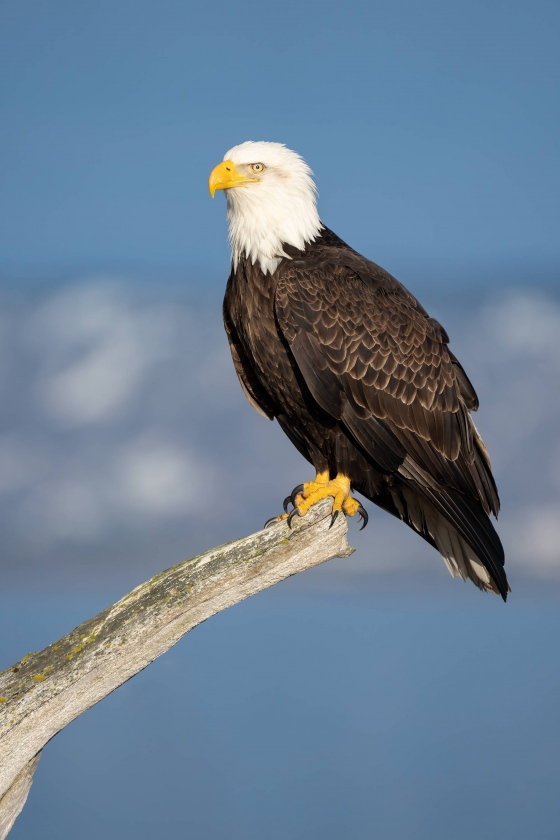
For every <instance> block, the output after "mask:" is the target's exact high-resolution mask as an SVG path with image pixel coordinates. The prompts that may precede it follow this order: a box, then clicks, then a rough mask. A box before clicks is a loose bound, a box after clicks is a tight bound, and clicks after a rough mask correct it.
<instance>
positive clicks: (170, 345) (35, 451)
mask: <svg viewBox="0 0 560 840" xmlns="http://www.w3.org/2000/svg"><path fill="white" fill-rule="evenodd" d="M559 34H560V7H559V6H558V4H557V3H556V2H552V0H551V2H547V1H546V0H533V2H531V3H528V2H521V0H511V2H509V3H504V2H498V0H484V2H480V0H471V2H468V3H467V2H448V0H447V1H446V2H443V0H427V2H425V3H422V4H419V3H415V2H412V0H392V2H381V0H374V2H367V3H366V2H360V0H351V1H350V2H346V3H344V4H342V3H340V4H338V5H335V4H326V3H319V2H316V1H315V0H312V2H303V3H301V2H298V3H296V2H292V0H288V2H285V3H283V4H282V5H281V6H279V5H273V4H270V3H258V4H257V3H252V2H249V0H240V2H238V3H237V4H233V5H232V4H231V3H227V4H226V3H223V2H221V0H219V2H215V3H213V4H208V3H205V4H203V3H196V2H191V3H185V2H180V1H179V0H158V2H155V0H134V2H133V0H111V2H108V0H97V2H95V3H90V2H82V3H75V2H70V0H51V2H50V3H48V4H47V3H43V2H38V0H19V1H18V2H16V0H0V45H1V50H0V147H1V155H0V184H1V188H0V231H1V234H0V237H1V241H2V247H1V253H0V533H1V537H0V539H1V548H2V550H1V553H0V569H1V576H2V577H1V579H2V585H1V593H0V669H1V668H4V667H7V666H9V665H10V664H12V663H13V662H14V661H15V660H17V659H19V658H20V657H21V656H22V655H24V654H25V653H27V652H28V651H29V650H36V649H41V648H42V647H44V646H46V645H47V644H49V643H50V642H51V641H53V640H54V639H56V638H58V637H60V636H61V635H62V634H64V633H66V632H68V631H69V630H71V629H72V628H73V627H74V626H75V625H76V624H78V623H80V622H81V621H83V620H85V619H86V618H88V617H90V616H91V615H93V614H95V613H96V612H98V611H100V610H101V609H103V608H104V607H105V606H107V605H108V604H109V603H112V602H113V601H115V600H116V599H117V598H119V597H120V596H122V595H123V594H124V593H125V592H126V591H128V590H129V589H131V588H132V587H133V586H135V585H136V584H138V583H140V582H141V581H143V580H145V579H146V578H148V577H149V576H151V575H152V574H155V573H156V572H158V571H160V570H162V569H163V568H166V567H168V566H171V565H173V564H174V563H177V562H179V561H180V560H182V559H185V558H186V557H189V556H192V555H194V554H196V553H198V552H200V551H203V550H205V549H207V548H210V547H213V546H215V545H217V544H219V543H221V542H224V541H228V540H231V539H234V538H236V537H239V536H243V535H245V534H247V533H252V532H254V531H256V530H258V529H259V528H260V527H261V526H262V524H263V523H264V521H265V520H266V519H267V518H268V517H269V516H272V515H274V514H276V513H278V512H279V511H280V506H281V501H282V499H283V498H284V496H285V495H286V493H287V492H289V491H290V490H291V488H292V487H293V486H294V485H295V484H298V483H299V482H300V481H304V480H308V479H309V478H310V477H311V476H310V474H309V467H308V465H307V464H306V463H305V462H304V461H303V460H302V459H301V458H300V457H299V456H298V454H297V453H296V452H295V450H294V449H293V448H292V447H291V445H290V444H289V442H288V441H287V439H285V438H284V437H283V435H282V432H281V431H280V429H279V428H278V426H277V425H276V424H273V423H268V422H267V421H265V420H264V419H263V418H262V417H260V416H258V415H257V414H256V413H255V412H253V411H252V409H251V408H250V407H249V405H248V404H247V402H246V401H245V398H244V396H243V394H242V392H241V389H240V387H239V385H238V382H237V379H236V377H235V374H234V371H233V367H232V364H231V360H230V358H229V351H228V347H227V341H226V339H225V336H224V333H223V327H222V324H221V300H222V296H223V292H224V287H225V282H226V279H227V274H228V270H229V251H228V246H227V231H226V221H225V202H224V200H223V196H222V195H221V194H218V196H217V197H216V200H215V201H213V202H212V201H211V200H210V198H209V195H208V192H207V186H206V183H207V177H208V174H209V172H210V170H211V169H212V168H213V167H214V166H215V164H216V163H218V162H219V161H220V160H221V159H222V157H223V155H224V153H225V151H227V149H229V148H230V147H231V146H233V145H235V144H237V143H240V142H242V141H244V140H247V139H253V140H260V139H265V140H276V141H281V142H284V143H286V144H287V145H288V146H290V147H291V148H294V149H296V150H297V151H299V152H300V153H301V154H302V155H303V156H304V157H305V158H306V160H307V161H308V162H309V164H310V165H311V167H312V168H313V170H314V172H315V175H316V179H317V183H318V187H319V194H320V198H319V207H320V212H321V217H322V219H323V221H324V222H325V223H326V224H328V225H329V227H331V228H333V229H334V230H335V231H336V232H337V233H338V234H339V235H340V236H342V237H343V238H344V239H345V240H346V241H348V242H349V243H350V244H351V245H352V246H353V247H355V248H356V249H357V250H359V251H361V252H362V253H364V254H365V255H367V256H369V257H370V258H372V259H374V260H375V261H376V262H378V263H380V264H381V265H383V266H384V267H385V268H387V269H388V270H389V271H391V273H393V274H394V275H396V276H397V277H398V278H399V279H400V280H401V281H402V282H404V283H405V285H407V286H408V288H409V289H410V290H411V291H412V292H413V293H414V294H415V295H416V296H417V297H418V298H419V299H420V300H421V302H422V304H423V305H424V306H425V307H426V308H427V309H428V311H429V312H430V314H432V315H433V316H435V317H436V318H437V319H438V320H440V321H441V322H442V323H443V324H444V325H445V327H446V329H447V331H448V332H449V334H450V336H451V346H452V349H453V350H454V352H455V353H456V355H457V356H458V357H459V358H460V360H461V361H462V363H463V365H464V366H465V368H466V370H467V372H468V374H469V376H470V377H471V379H472V380H473V382H474V383H475V386H476V389H477V391H478V394H479V397H480V400H481V408H480V411H479V412H478V415H477V418H476V422H477V425H478V426H479V429H480V431H481V433H482V435H483V437H484V440H485V442H486V444H487V445H488V447H489V449H490V453H491V456H492V462H493V466H494V472H495V475H496V478H497V481H498V485H499V488H500V493H501V498H502V514H501V516H500V522H499V531H500V534H501V536H502V539H503V542H504V545H505V549H506V557H507V568H508V573H509V577H510V581H511V584H512V589H513V593H512V595H511V597H510V599H509V601H508V604H507V605H506V606H504V605H503V604H502V603H501V601H499V600H498V599H497V598H493V597H490V596H484V595H482V594H481V593H479V592H478V591H477V590H476V589H475V588H474V587H472V586H471V585H470V584H462V583H461V582H460V581H456V580H455V581H454V580H452V579H451V578H450V576H449V575H448V573H447V571H446V569H445V567H444V564H443V561H442V560H441V558H440V557H439V555H437V553H435V552H434V551H433V550H432V549H431V548H430V547H429V546H427V545H425V544H424V543H423V542H422V541H421V540H420V539H419V538H418V537H417V536H415V535H414V534H413V533H412V532H411V531H409V529H407V528H405V527H404V526H403V525H401V524H400V523H399V522H397V521H396V520H393V519H392V518H391V517H388V516H387V515H385V514H383V513H382V512H378V511H377V510H376V509H374V507H373V506H372V505H369V507H368V511H369V513H370V524H369V526H368V528H367V529H366V530H365V531H364V532H361V533H358V531H357V527H356V526H355V524H354V523H351V525H350V535H349V539H350V542H351V544H353V545H354V546H355V547H356V549H357V550H356V553H355V554H354V555H353V557H352V558H350V559H346V560H335V561H332V562H330V563H328V564H326V565H325V566H324V567H322V568H318V569H315V570H312V571H310V572H307V573H304V574H301V575H298V576H297V577H296V578H293V579H291V580H289V581H286V582H285V583H284V584H281V585H279V586H276V587H274V589H273V590H271V591H269V592H267V593H263V594H262V595H260V596H257V597H255V598H253V599H250V600H249V601H247V602H246V603H244V604H240V605H238V606H236V607H234V608H232V609H230V610H228V611H227V612H226V613H223V614H221V615H219V616H217V617H215V618H213V619H212V620H211V621H210V622H207V623H206V624H204V625H203V626H202V627H199V628H197V629H196V630H194V631H193V632H192V633H191V634H190V635H189V636H188V637H187V638H186V639H184V640H183V641H182V642H181V643H180V644H179V645H177V646H176V647H175V648H174V649H173V650H172V651H171V652H169V653H168V654H167V655H165V656H164V657H162V658H161V659H160V660H158V661H157V662H156V663H154V664H153V665H152V666H150V668H149V669H147V670H146V671H145V672H144V673H142V674H141V675H139V676H138V677H136V678H135V679H134V680H132V681H131V682H129V683H127V684H126V685H125V686H123V687H122V688H121V689H119V690H118V691H117V692H115V693H114V694H113V695H112V696H111V697H110V698H108V699H107V700H106V701H104V702H103V703H102V704H100V705H99V706H98V707H96V708H95V709H93V710H91V711H90V712H88V713H87V714H86V715H84V716H83V717H82V718H80V719H79V720H78V721H76V722H75V723H73V724H72V725H71V726H70V727H68V728H67V729H66V730H65V731H64V732H63V733H61V734H60V735H59V736H57V737H56V738H55V739H54V741H53V742H52V743H51V744H50V745H49V746H48V747H47V748H46V749H45V751H44V755H43V758H42V760H41V763H40V765H39V769H38V771H37V773H36V776H35V782H34V784H33V787H32V790H31V794H30V797H29V800H28V803H27V805H26V807H25V809H24V811H23V813H22V814H21V816H20V817H19V819H18V821H17V822H16V825H15V827H14V829H13V832H12V835H11V836H12V837H13V838H14V840H18V839H19V840H24V838H25V840H28V838H29V839H30V838H35V837H37V836H41V837H42V838H44V839H45V840H50V838H53V840H54V838H56V840H65V838H75V837H79V838H81V839H83V840H89V838H94V837H95V838H97V837H99V836H103V837H106V838H113V837H114V838H117V837H119V838H138V840H142V838H148V837H150V838H151V837H153V836H154V834H157V836H158V837H162V838H163V837H176V836H184V837H196V838H222V837H224V838H225V837H227V838H228V840H231V838H244V840H246V839H247V838H263V837H265V838H274V840H275V839H276V838H285V837H290V838H321V840H330V838H333V840H335V838H351V839H352V840H354V838H356V840H358V838H360V840H361V838H370V837H382V838H384V840H392V838H395V840H397V838H398V840H408V838H414V839H415V840H423V838H430V840H439V838H441V840H444V838H445V840H447V838H449V837H454V838H460V840H462V838H465V840H466V839H467V838H469V840H470V838H472V837H477V838H496V837H508V838H520V840H521V838H527V837H531V838H557V837H558V836H560V804H559V802H558V796H557V789H558V776H559V767H558V755H559V750H560V728H559V725H558V704H559V701H560V669H559V665H558V654H557V639H558V635H559V632H560V613H559V607H560V436H559V434H558V428H559V426H560V352H559V350H560V241H559V237H558V231H559V227H560V225H559V223H560V209H559V200H558V195H559V188H560V163H559V157H558V141H559V139H560V138H559V134H560V116H559V109H558V84H559V81H560V78H559V76H560V73H559V68H560V60H559V56H560V39H559Z"/></svg>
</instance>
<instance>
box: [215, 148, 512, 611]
mask: <svg viewBox="0 0 560 840" xmlns="http://www.w3.org/2000/svg"><path fill="white" fill-rule="evenodd" d="M209 188H210V193H211V195H212V196H214V193H215V192H216V190H224V191H225V195H226V198H227V218H228V223H229V240H230V244H231V251H232V266H231V273H230V275H229V279H228V283H227V289H226V294H225V299H224V309H223V315H224V323H225V328H226V332H227V335H228V339H229V344H230V348H231V354H232V357H233V363H234V366H235V370H236V372H237V375H238V377H239V380H240V382H241V387H242V388H243V390H244V392H245V395H246V396H247V399H248V400H249V402H250V403H251V405H252V406H253V407H254V408H255V409H256V410H257V411H259V412H260V413H261V414H263V415H264V416H265V417H267V418H269V419H271V420H272V419H273V418H276V420H277V421H278V423H279V424H280V426H281V428H282V429H283V430H284V432H285V433H286V435H287V436H288V438H289V439H290V440H291V442H292V443H293V444H294V446H295V447H296V449H298V451H299V452H300V453H301V454H302V455H303V457H304V458H306V459H307V460H308V461H309V462H310V463H311V464H312V465H313V467H314V469H315V471H316V476H315V478H314V480H312V481H309V482H306V483H305V484H302V485H299V487H297V488H296V489H295V491H294V492H293V493H292V495H291V497H288V499H287V500H286V502H288V500H291V503H292V504H293V506H294V509H293V510H292V511H291V513H290V514H289V517H288V521H289V522H291V518H292V517H293V516H294V514H299V515H300V516H304V515H305V513H306V512H307V511H308V510H309V508H310V507H311V505H313V504H315V503H316V502H318V501H319V500H321V499H324V498H327V497H332V499H333V513H332V516H333V517H336V516H337V515H338V513H339V512H340V511H343V512H344V513H345V514H347V515H348V516H355V515H356V514H358V515H359V516H361V517H362V519H363V525H365V524H366V522H367V514H366V512H365V510H364V508H363V507H362V505H361V504H360V503H359V502H358V501H357V500H356V499H354V498H353V496H352V495H351V491H352V490H354V491H357V492H358V493H360V494H362V495H363V496H365V497H366V498H367V499H369V500H371V501H372V502H374V503H375V504H376V505H378V506H379V507H381V508H383V510H386V511H388V512H389V513H391V514H393V515H394V516H396V517H398V518H399V519H401V520H403V522H406V524H407V525H409V526H410V527H411V528H412V529H413V530H414V531H416V532H417V533H419V534H420V535H421V536H422V537H423V538H424V539H425V540H426V541H427V542H429V543H430V545H432V546H434V547H435V548H436V549H438V551H439V552H440V553H441V555H442V556H443V559H444V560H445V563H446V565H447V567H448V569H449V571H450V572H451V574H452V575H453V576H454V577H457V576H459V577H461V578H462V579H463V580H466V579H467V578H470V580H471V581H472V582H473V583H474V584H475V585H476V586H478V587H479V589H482V590H485V591H487V592H495V593H499V594H500V595H501V596H502V598H503V599H504V601H505V600H506V597H507V593H508V591H509V586H508V581H507V578H506V574H505V571H504V552H503V548H502V545H501V543H500V539H499V537H498V535H497V534H496V531H495V530H494V527H493V525H492V523H491V521H490V518H489V515H490V513H493V514H494V516H497V514H498V509H499V498H498V492H497V489H496V484H495V482H494V478H493V476H492V471H491V467H490V459H489V457H488V452H487V450H486V447H485V446H484V443H483V442H482V439H481V437H480V435H479V433H478V431H477V429H476V426H475V425H474V422H473V420H472V418H471V415H470V412H471V411H476V409H477V408H478V398H477V396H476V393H475V390H474V388H473V386H472V384H471V382H470V380H469V378H468V376H467V374H466V373H465V371H464V370H463V368H462V367H461V365H460V363H459V361H458V360H457V358H456V357H455V356H454V355H453V353H452V352H451V350H450V349H449V347H448V343H449V338H448V336H447V333H446V332H445V330H444V329H443V327H442V326H441V325H440V324H439V323H438V322H437V321H436V320H435V319H434V318H431V317H430V316H429V315H428V313H427V312H426V310H425V309H423V308H422V306H421V305H420V304H419V303H418V301H417V300H416V298H415V297H413V295H411V294H410V292H408V291H407V289H405V288H404V286H402V285H401V284H400V283H399V282H398V281H397V280H396V279H395V278H394V277H392V276H391V275H390V274H388V273H387V272H386V271H384V270H383V269H382V268H380V267H379V266H378V265H376V264H375V263H373V262H371V261H370V260H368V259H366V258H365V257H363V256H361V255H360V254H359V253H357V252H356V251H355V250H354V249H353V248H351V247H350V246H349V245H347V244H346V243H345V242H343V241H342V240H341V239H340V238H339V237H338V236H337V235H336V234H335V233H333V231H331V230H329V228H327V227H326V226H325V225H324V224H323V223H322V222H321V220H320V218H319V215H318V212H317V205H316V187H315V184H314V182H313V179H312V172H311V170H310V169H309V167H308V166H307V164H306V163H305V161H304V160H303V159H302V158H301V157H300V156H299V155H298V154H296V153H295V152H293V151H291V150H290V149H288V148H286V147H285V146H284V145H282V144H280V143H270V142H247V143H242V144H241V145H239V146H235V147H234V148H233V149H230V150H229V151H228V152H227V153H226V155H225V157H224V160H223V162H222V163H220V164H218V166H216V168H215V169H214V170H213V171H212V173H211V175H210V179H209ZM286 502H285V509H286V510H287V504H286ZM287 515H288V514H287V513H285V514H283V516H287ZM277 518H278V519H281V518H283V517H277ZM363 525H362V527H363Z"/></svg>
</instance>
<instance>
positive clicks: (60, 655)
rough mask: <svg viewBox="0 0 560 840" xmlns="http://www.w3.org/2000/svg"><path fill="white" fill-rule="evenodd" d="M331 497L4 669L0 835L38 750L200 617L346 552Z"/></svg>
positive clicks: (22, 796)
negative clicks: (333, 517)
mask: <svg viewBox="0 0 560 840" xmlns="http://www.w3.org/2000/svg"><path fill="white" fill-rule="evenodd" d="M330 510H331V502H330V501H325V502H321V503H320V504H318V505H316V506H315V507H313V508H312V509H311V510H310V511H309V513H308V514H307V515H306V516H305V518H303V519H299V518H297V517H296V519H295V521H294V523H293V525H294V528H293V530H289V529H288V527H287V525H286V524H285V523H282V524H279V525H275V526H274V527H273V528H270V529H269V530H266V531H260V532H259V533H257V534H253V535H252V536H249V537H245V538H244V539H240V540H237V541H235V542H232V543H228V544H227V545H223V546H220V547H219V548H215V549H212V550H211V551H209V552H207V553H206V554H201V555H200V556H198V557H194V558H193V559H192V560H186V561H185V562H183V563H180V564H179V565H178V566H174V567H173V568H171V569H168V570H167V571H165V572H161V574H159V575H156V576H155V577H153V578H152V579H151V580H149V581H147V582H146V583H143V584H141V585H140V586H138V587H137V588H136V589H134V590H133V591H132V592H130V593H129V594H128V595H125V597H124V598H121V600H120V601H117V602H116V603H115V604H113V605H112V606H111V607H108V608H107V609H106V610H104V611H103V612H101V613H99V615H97V616H95V617H94V618H91V619H89V620H88V621H85V622H84V623H83V624H81V625H80V626H79V627H76V629H75V630H73V631H72V632H71V633H69V634H68V635H67V636H64V638H62V639H60V640H59V641H57V642H53V643H52V644H51V645H49V646H48V647H47V648H45V649H44V650H42V651H39V652H37V653H29V654H27V656H24V657H23V659H20V661H19V662H18V663H16V664H15V665H13V666H12V667H11V668H8V669H7V670H6V671H4V672H3V673H2V674H0V840H3V838H4V837H5V836H6V835H7V833H8V832H9V830H10V828H11V827H12V825H13V823H14V820H15V819H16V817H17V815H18V814H19V812H20V811H21V809H22V808H23V805H24V804H25V800H26V798H27V794H28V792H29V788H30V786H31V781H32V777H33V772H34V770H35V766H36V764H37V761H38V758H39V754H40V751H41V749H42V748H43V747H44V746H45V744H46V743H47V742H48V741H49V740H50V739H51V738H52V737H53V736H54V735H56V733H57V732H60V730H61V729H63V728H64V727H65V726H67V725H68V724H69V723H70V722H71V721H73V720H74V719H75V718H76V717H78V716H79V715H81V714H83V712H85V711H87V709H89V708H90V707H91V706H93V705H94V704H95V703H98V702H99V701H100V700H102V699H103V698H104V697H106V696H107V695H108V694H110V693H111V692H112V691H114V690H115V689H116V688H118V687H119V686H120V685H122V684H123V683H124V682H125V681H126V680H128V679H130V677H132V676H134V675H135V674H137V673H138V672H139V671H141V670H142V669H143V668H145V667H146V666H147V665H149V664H150V662H153V660H154V659H156V658H157V657H158V656H161V654H162V653H165V651H166V650H168V649H169V648H170V647H172V645H174V644H175V643H176V642H177V641H179V639H180V638H181V637H182V636H184V635H185V633H188V632H189V630H191V629H192V628H193V627H195V626H196V625H197V624H200V622H201V621H205V620H206V619H207V618H210V616H212V615H215V614H216V613H218V612H221V610H225V609H226V608H227V607H230V606H232V605H233V604H236V603H238V602H239V601H242V600H243V599H245V598H248V597H249V596H250V595H254V594H256V593H257V592H261V591H262V590H263V589H266V588H268V587H269V586H272V585H273V584H275V583H278V582H279V581H281V580H284V579H285V578H287V577H289V576H290V575H293V574H296V573H297V572H301V571H303V570H304V569H309V568H311V567H312V566H316V565H318V564H320V563H324V562H325V561H326V560H330V559H331V558H333V557H347V556H348V555H350V554H351V553H352V552H353V550H354V549H352V548H351V547H350V546H349V545H348V543H347V541H346V532H347V527H348V526H347V522H346V518H345V517H344V516H339V517H338V518H337V520H336V521H335V523H334V525H333V527H332V528H330V527H329V525H330V522H331V517H330Z"/></svg>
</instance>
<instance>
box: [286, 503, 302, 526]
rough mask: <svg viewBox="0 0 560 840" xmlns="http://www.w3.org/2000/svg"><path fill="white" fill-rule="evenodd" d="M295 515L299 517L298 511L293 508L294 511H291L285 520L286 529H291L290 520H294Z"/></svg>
mask: <svg viewBox="0 0 560 840" xmlns="http://www.w3.org/2000/svg"><path fill="white" fill-rule="evenodd" d="M296 515H297V516H299V510H298V509H297V508H294V509H293V511H292V512H291V513H290V515H289V516H288V519H287V522H288V528H291V527H292V519H293V518H294V516H296Z"/></svg>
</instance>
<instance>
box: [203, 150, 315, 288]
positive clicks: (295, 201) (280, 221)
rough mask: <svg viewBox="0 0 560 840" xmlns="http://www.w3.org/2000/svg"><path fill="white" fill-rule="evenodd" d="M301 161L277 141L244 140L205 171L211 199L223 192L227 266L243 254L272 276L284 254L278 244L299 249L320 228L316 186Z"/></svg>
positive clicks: (234, 262) (313, 236)
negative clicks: (229, 259) (207, 176)
mask: <svg viewBox="0 0 560 840" xmlns="http://www.w3.org/2000/svg"><path fill="white" fill-rule="evenodd" d="M311 175H312V172H311V169H310V168H309V167H308V165H307V164H306V162H305V161H304V160H303V159H302V158H301V157H300V156H299V155H298V154H296V152H292V151H291V150H290V149H287V148H286V146H284V145H283V144H282V143H268V142H265V141H261V142H258V143H254V142H252V141H247V142H246V143H241V145H240V146H234V147H233V149H230V150H229V152H226V154H225V156H224V160H223V162H222V163H220V164H218V166H216V168H215V169H214V170H213V172H212V174H211V175H210V179H209V182H208V186H209V189H210V195H211V196H212V197H214V193H215V192H216V190H225V193H226V198H227V218H228V224H229V241H230V245H231V256H232V260H233V265H234V267H235V268H237V264H238V262H239V260H240V259H241V258H242V257H243V256H244V255H245V256H247V257H248V258H249V259H250V260H251V262H252V263H253V264H254V263H256V262H257V261H258V263H259V264H260V267H261V269H262V270H263V271H264V273H265V274H266V273H267V272H270V273H271V274H272V272H273V271H275V269H276V266H277V265H278V263H279V262H280V260H281V259H282V257H286V256H287V254H285V253H284V251H283V249H282V245H283V243H287V244H288V245H293V246H294V247H296V248H299V249H300V250H301V249H303V248H304V247H305V245H306V243H308V242H312V241H313V240H314V239H315V238H316V237H317V235H318V233H319V231H320V230H321V228H322V227H323V225H322V224H321V221H320V219H319V214H318V213H317V188H316V186H315V183H314V182H313V178H312V177H311Z"/></svg>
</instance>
